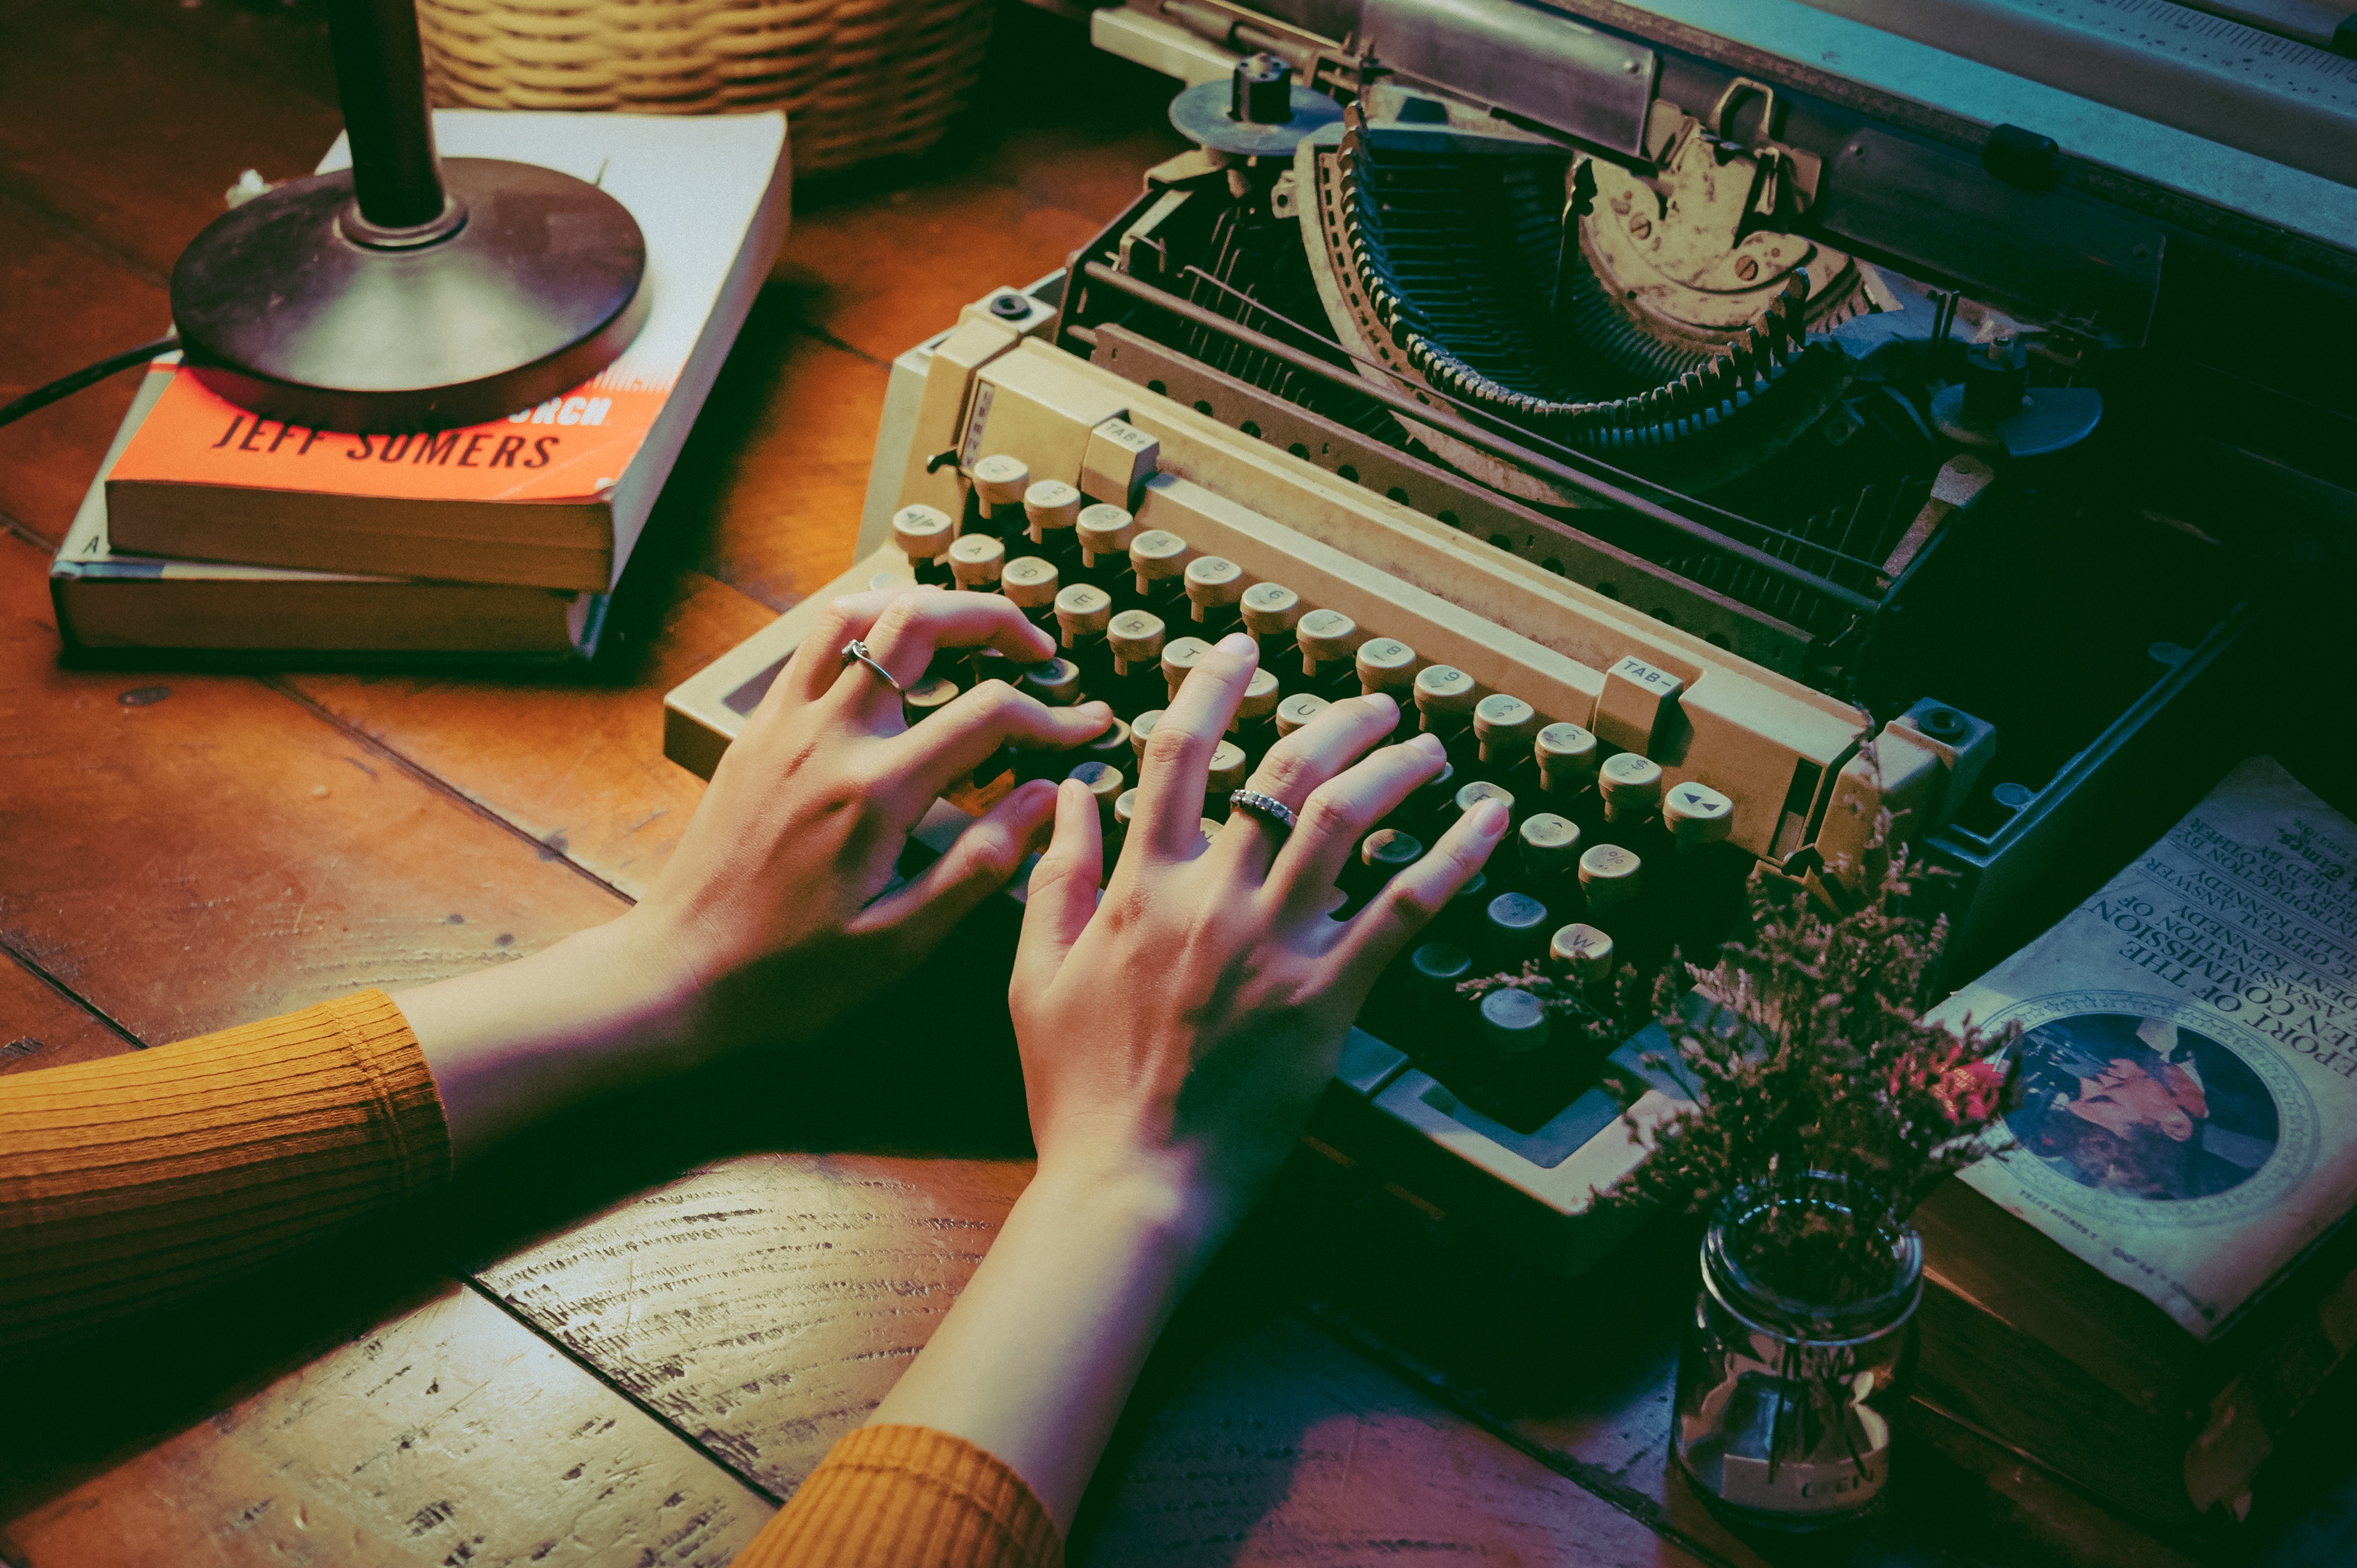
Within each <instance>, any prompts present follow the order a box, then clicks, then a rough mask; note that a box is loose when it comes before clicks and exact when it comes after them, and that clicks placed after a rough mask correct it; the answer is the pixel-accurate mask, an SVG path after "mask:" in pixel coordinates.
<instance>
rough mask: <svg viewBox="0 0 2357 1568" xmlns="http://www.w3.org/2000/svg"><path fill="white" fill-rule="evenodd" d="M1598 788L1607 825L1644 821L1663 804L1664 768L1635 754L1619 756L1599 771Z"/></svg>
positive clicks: (1610, 759)
mask: <svg viewBox="0 0 2357 1568" xmlns="http://www.w3.org/2000/svg"><path fill="white" fill-rule="evenodd" d="M1596 788H1597V789H1598V790H1599V791H1600V792H1601V793H1602V794H1603V796H1604V820H1605V821H1606V822H1642V821H1643V820H1644V819H1645V818H1646V817H1648V816H1651V815H1652V813H1653V811H1654V810H1655V809H1656V808H1657V807H1659V806H1660V805H1661V803H1662V765H1661V764H1660V763H1658V762H1655V761H1654V760H1652V758H1651V757H1640V756H1638V755H1637V754H1636V753H1635V752H1633V751H1623V752H1619V753H1616V754H1614V755H1613V756H1611V757H1606V758H1605V759H1604V766H1603V767H1602V768H1598V769H1597V772H1596Z"/></svg>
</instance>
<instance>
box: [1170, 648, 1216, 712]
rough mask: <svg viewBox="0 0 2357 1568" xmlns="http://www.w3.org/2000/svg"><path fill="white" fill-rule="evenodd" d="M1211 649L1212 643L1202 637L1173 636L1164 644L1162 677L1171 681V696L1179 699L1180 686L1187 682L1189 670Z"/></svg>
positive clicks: (1174, 699) (1174, 700)
mask: <svg viewBox="0 0 2357 1568" xmlns="http://www.w3.org/2000/svg"><path fill="white" fill-rule="evenodd" d="M1209 652H1211V644H1210V643H1208V642H1205V641H1204V640H1203V639H1201V638H1200V637H1179V638H1173V639H1171V640H1170V641H1168V642H1166V643H1164V644H1163V645H1162V678H1163V679H1164V680H1165V681H1168V682H1170V698H1171V700H1172V701H1173V702H1176V701H1178V698H1179V687H1180V686H1182V685H1184V684H1186V682H1187V672H1188V671H1190V670H1192V669H1194V668H1195V666H1196V665H1197V664H1199V663H1200V662H1201V661H1202V658H1203V655H1205V654H1206V653H1209Z"/></svg>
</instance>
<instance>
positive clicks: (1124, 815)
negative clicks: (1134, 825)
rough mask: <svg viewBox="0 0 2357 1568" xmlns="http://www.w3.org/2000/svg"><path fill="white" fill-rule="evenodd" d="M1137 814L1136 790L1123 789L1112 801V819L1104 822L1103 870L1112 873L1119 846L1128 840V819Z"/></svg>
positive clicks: (1118, 853) (1119, 852)
mask: <svg viewBox="0 0 2357 1568" xmlns="http://www.w3.org/2000/svg"><path fill="white" fill-rule="evenodd" d="M1136 815H1137V791H1136V790H1135V789H1124V790H1123V791H1122V792H1121V794H1120V796H1119V797H1118V798H1117V799H1116V800H1114V803H1113V820H1112V821H1111V822H1107V823H1106V824H1105V838H1104V870H1105V875H1108V876H1110V875H1113V863H1114V860H1115V859H1116V858H1118V857H1119V856H1120V854H1121V846H1122V845H1123V844H1125V843H1128V842H1129V824H1130V820H1131V819H1132V818H1134V817H1135V816H1136Z"/></svg>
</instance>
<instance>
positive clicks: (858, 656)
mask: <svg viewBox="0 0 2357 1568" xmlns="http://www.w3.org/2000/svg"><path fill="white" fill-rule="evenodd" d="M853 660H857V661H858V662H860V663H862V664H865V665H866V666H867V668H869V669H870V670H873V671H876V673H877V674H878V675H881V676H882V677H884V683H885V684H886V685H887V686H889V687H891V688H892V690H894V691H895V692H898V693H900V694H901V695H902V696H904V697H905V696H907V695H908V694H909V689H908V688H907V687H906V686H903V685H901V684H900V682H898V681H895V680H894V679H892V671H889V670H887V669H885V668H884V666H882V665H881V664H878V663H877V662H876V656H875V655H874V654H872V653H870V652H868V651H867V645H866V643H864V642H862V641H860V640H859V639H857V638H856V637H855V638H853V639H851V640H850V641H849V642H846V643H845V644H844V645H843V662H844V663H845V666H848V665H849V664H851V662H852V661H853Z"/></svg>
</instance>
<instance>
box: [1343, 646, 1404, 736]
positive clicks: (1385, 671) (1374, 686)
mask: <svg viewBox="0 0 2357 1568" xmlns="http://www.w3.org/2000/svg"><path fill="white" fill-rule="evenodd" d="M1416 662H1417V660H1416V656H1415V649H1413V648H1410V647H1409V646H1408V645H1407V644H1406V643H1405V642H1402V641H1401V640H1400V639H1398V638H1396V637H1371V638H1369V639H1367V640H1366V641H1364V642H1362V643H1361V644H1359V652H1358V656H1357V657H1356V658H1355V659H1353V660H1351V663H1352V665H1353V667H1354V668H1356V669H1357V671H1358V672H1359V695H1361V696H1362V697H1372V696H1373V695H1374V694H1375V693H1378V692H1382V693H1386V694H1388V695H1389V696H1390V697H1391V699H1392V700H1393V701H1394V702H1395V703H1398V704H1399V708H1400V714H1401V717H1402V718H1403V719H1405V717H1406V714H1407V711H1408V709H1409V707H1410V706H1412V705H1413V704H1414V702H1415V667H1416ZM1394 727H1396V726H1394Z"/></svg>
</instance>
